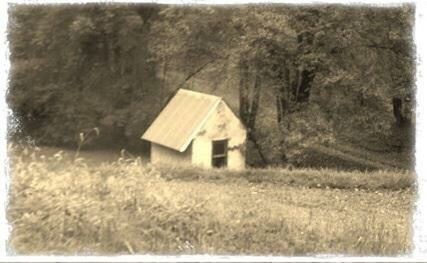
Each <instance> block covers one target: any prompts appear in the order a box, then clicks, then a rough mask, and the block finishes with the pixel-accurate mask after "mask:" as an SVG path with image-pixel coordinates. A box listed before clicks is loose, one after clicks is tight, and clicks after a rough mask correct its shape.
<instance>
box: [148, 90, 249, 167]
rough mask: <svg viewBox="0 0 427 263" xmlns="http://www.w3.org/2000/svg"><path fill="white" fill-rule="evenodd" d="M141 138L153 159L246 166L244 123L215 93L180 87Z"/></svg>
mask: <svg viewBox="0 0 427 263" xmlns="http://www.w3.org/2000/svg"><path fill="white" fill-rule="evenodd" d="M142 139H144V140H147V141H150V142H151V153H150V159H151V162H152V163H167V164H172V165H195V166H201V167H204V168H220V167H222V168H230V169H235V170H240V169H244V168H245V146H246V129H245V126H244V125H243V124H242V122H241V121H240V119H239V118H238V117H237V116H236V115H235V114H234V113H233V111H232V110H231V109H230V108H229V107H228V105H227V104H226V103H225V101H224V100H223V99H222V98H220V97H217V96H213V95H209V94H204V93H200V92H195V91H190V90H186V89H179V90H178V91H177V92H176V94H175V95H174V96H173V97H172V99H171V100H170V101H169V103H168V104H167V105H166V107H165V108H164V109H163V110H162V111H161V112H160V114H159V116H157V118H156V119H155V120H154V122H153V123H152V124H151V126H150V127H149V128H148V129H147V131H146V132H145V133H144V134H143V135H142Z"/></svg>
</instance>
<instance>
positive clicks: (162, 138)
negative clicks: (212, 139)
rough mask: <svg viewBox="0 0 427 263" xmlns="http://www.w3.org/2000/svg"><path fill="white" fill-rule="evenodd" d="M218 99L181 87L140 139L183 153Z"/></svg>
mask: <svg viewBox="0 0 427 263" xmlns="http://www.w3.org/2000/svg"><path fill="white" fill-rule="evenodd" d="M220 101H221V98H220V97H217V96H213V95H208V94H204V93H200V92H195V91H191V90H185V89H180V90H178V92H177V93H176V95H175V96H174V97H173V98H172V99H171V100H170V101H169V103H168V104H167V105H166V107H165V108H164V109H163V110H162V112H160V114H159V116H158V117H157V118H156V119H155V120H154V122H153V123H152V124H151V126H150V127H149V128H148V130H147V131H146V132H145V133H144V135H142V139H144V140H147V141H151V142H154V143H157V144H160V145H163V146H166V147H169V148H172V149H175V150H177V151H180V152H183V151H185V150H186V149H187V147H188V145H189V144H190V143H191V141H192V140H193V139H194V137H195V136H196V134H197V132H199V130H200V129H201V128H202V126H203V124H204V122H205V121H206V120H207V118H208V117H209V115H210V113H212V112H213V110H214V109H215V108H216V107H217V106H218V104H219V102H220Z"/></svg>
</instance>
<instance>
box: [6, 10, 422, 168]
mask: <svg viewBox="0 0 427 263" xmlns="http://www.w3.org/2000/svg"><path fill="white" fill-rule="evenodd" d="M413 22H414V7H413V6H411V5H401V6H398V7H393V8H386V7H372V6H343V5H317V6H295V5H246V6H227V7H226V8H224V7H222V6H191V7H185V8H184V7H177V6H174V5H139V4H129V5H118V4H117V5H102V4H97V5H52V6H48V5H38V6H30V5H25V6H23V5H22V6H21V5H14V6H11V7H10V24H9V40H10V49H11V63H12V68H11V75H10V79H11V81H10V91H9V94H8V102H9V105H10V107H11V109H12V111H13V113H14V115H15V117H16V118H17V121H16V122H15V124H17V125H16V127H15V128H14V129H11V131H13V134H12V135H14V137H15V138H16V137H18V138H23V137H26V136H29V137H31V138H32V139H34V140H36V142H37V143H38V144H44V145H55V146H64V145H68V146H75V145H77V144H78V143H79V138H78V136H77V135H78V134H80V133H81V132H89V131H90V130H91V129H93V127H98V128H99V131H100V134H99V136H98V137H97V139H96V140H93V141H92V142H91V145H92V146H93V147H100V146H102V145H104V146H108V147H119V148H127V149H129V148H130V147H133V148H134V149H141V148H142V147H143V145H142V142H141V140H140V136H141V134H142V133H143V132H144V131H145V130H146V128H147V127H148V126H149V125H150V123H151V122H152V121H153V119H154V118H155V117H156V115H157V113H158V112H159V110H160V109H161V107H162V106H163V105H164V103H165V102H166V101H167V99H168V97H170V95H171V94H173V92H174V91H175V90H176V89H178V88H188V89H194V90H198V91H202V92H207V93H212V94H215V95H218V96H221V97H224V98H225V100H226V101H227V102H228V103H229V104H230V106H231V107H232V108H233V110H234V111H235V112H236V113H238V114H239V116H240V118H241V119H242V121H243V122H244V123H245V124H246V126H247V127H248V131H249V133H248V135H249V136H248V138H249V139H250V141H251V142H250V143H249V144H248V145H249V147H248V160H249V161H250V164H254V165H255V164H258V165H261V166H268V165H277V164H286V165H287V164H296V163H297V162H298V161H300V160H302V158H301V155H303V154H304V153H305V152H307V151H310V149H311V147H313V146H316V145H319V144H321V145H323V146H324V145H326V144H328V143H333V142H334V141H337V138H338V137H346V138H353V139H354V138H357V139H358V140H359V142H358V143H363V142H366V141H367V140H371V139H374V140H376V141H377V142H380V143H381V144H382V145H383V146H384V147H385V148H386V152H395V153H397V154H400V155H405V156H406V155H410V154H411V152H410V151H407V150H405V149H406V148H408V147H410V146H411V145H412V144H413V141H412V140H413V124H414V118H413V110H414V105H415V103H414V98H413V85H414V81H413V80H414V78H413V76H414V74H413V73H414V59H413V58H414V56H413V46H412V42H413V39H412V34H411V30H412V26H413ZM339 143H340V141H339V140H338V144H339ZM87 146H89V145H87ZM380 154H382V153H379V155H380ZM384 156H385V155H384ZM367 167H371V165H368V166H367Z"/></svg>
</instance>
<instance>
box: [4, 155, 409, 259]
mask: <svg viewBox="0 0 427 263" xmlns="http://www.w3.org/2000/svg"><path fill="white" fill-rule="evenodd" d="M42 152H43V154H41V151H35V150H34V149H18V148H16V147H11V149H10V156H11V187H10V203H9V206H8V220H9V222H10V224H11V225H12V227H13V230H12V233H11V237H10V240H9V242H10V246H11V248H12V249H13V250H14V251H15V252H16V253H18V254H22V253H25V254H43V253H55V254H75V253H85V254H87V253H91V254H129V253H131V254H134V253H136V254H145V253H155V254H195V253H210V254H235V255H236V254H251V255H260V254H262V255H267V254H268V255H271V254H272V255H310V254H320V253H327V254H331V253H333V254H349V255H397V254H403V253H406V252H409V250H410V249H411V232H410V229H411V210H412V204H413V202H412V201H413V199H414V192H415V189H414V186H413V180H414V178H413V175H412V174H411V173H409V172H403V171H398V170H395V171H377V172H370V173H368V172H337V171H333V170H309V169H294V170H287V169H264V170H262V169H258V170H247V171H243V172H229V171H224V170H215V171H207V170H201V169H196V168H186V169H182V168H181V169H178V168H174V167H155V166H152V165H149V164H147V163H145V162H143V161H141V159H138V158H136V159H134V158H133V159H127V158H119V156H120V155H119V154H117V156H113V157H114V158H113V159H115V161H112V159H108V158H107V161H105V162H104V161H101V159H102V158H101V159H100V160H96V161H93V160H92V159H90V157H89V155H88V156H87V158H86V157H84V158H78V159H76V160H73V158H71V157H70V156H67V154H66V153H63V152H57V153H55V151H50V152H46V151H42ZM108 156H109V158H110V157H112V156H110V155H108Z"/></svg>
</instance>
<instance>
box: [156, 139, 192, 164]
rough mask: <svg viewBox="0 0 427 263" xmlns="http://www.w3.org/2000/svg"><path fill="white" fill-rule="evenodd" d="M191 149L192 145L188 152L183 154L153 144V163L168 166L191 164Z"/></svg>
mask: <svg viewBox="0 0 427 263" xmlns="http://www.w3.org/2000/svg"><path fill="white" fill-rule="evenodd" d="M191 149H192V144H190V145H189V146H188V147H187V150H185V151H184V152H182V153H181V152H178V151H175V150H173V149H171V148H168V147H165V146H162V145H160V144H156V143H151V153H150V159H151V163H157V164H161V163H164V164H168V165H185V164H187V165H188V164H191Z"/></svg>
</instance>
